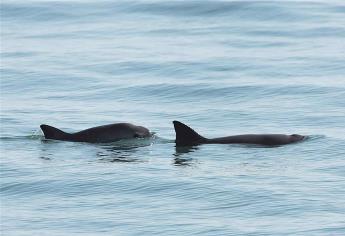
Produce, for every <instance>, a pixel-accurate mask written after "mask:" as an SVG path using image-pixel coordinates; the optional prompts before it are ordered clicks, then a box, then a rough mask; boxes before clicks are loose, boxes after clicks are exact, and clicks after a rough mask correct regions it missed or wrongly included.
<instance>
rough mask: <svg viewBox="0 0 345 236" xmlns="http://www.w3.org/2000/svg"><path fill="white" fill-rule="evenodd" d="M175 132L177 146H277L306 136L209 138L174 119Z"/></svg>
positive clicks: (272, 135)
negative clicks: (236, 144) (211, 144)
mask: <svg viewBox="0 0 345 236" xmlns="http://www.w3.org/2000/svg"><path fill="white" fill-rule="evenodd" d="M173 124H174V128H175V133H176V140H175V143H176V146H193V145H199V144H206V143H209V144H210V143H214V144H231V143H234V144H235V143H238V144H257V145H265V146H277V145H285V144H290V143H295V142H298V141H302V140H303V139H304V138H305V136H303V135H298V134H293V135H285V134H244V135H234V136H227V137H221V138H213V139H208V138H205V137H203V136H201V135H200V134H198V133H197V132H196V131H195V130H193V129H192V128H190V127H188V126H187V125H185V124H183V123H181V122H179V121H173Z"/></svg>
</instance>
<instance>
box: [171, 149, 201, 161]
mask: <svg viewBox="0 0 345 236" xmlns="http://www.w3.org/2000/svg"><path fill="white" fill-rule="evenodd" d="M198 149H199V147H198V146H185V147H175V153H174V157H175V158H174V162H173V164H174V165H175V166H191V165H192V164H193V163H194V162H195V161H196V160H195V159H194V158H191V157H190V156H188V155H187V154H188V153H192V152H195V151H196V150H198Z"/></svg>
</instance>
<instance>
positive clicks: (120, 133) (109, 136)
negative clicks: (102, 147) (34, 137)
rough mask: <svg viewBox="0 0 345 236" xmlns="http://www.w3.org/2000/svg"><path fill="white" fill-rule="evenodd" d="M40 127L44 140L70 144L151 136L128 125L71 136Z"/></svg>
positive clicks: (98, 128)
mask: <svg viewBox="0 0 345 236" xmlns="http://www.w3.org/2000/svg"><path fill="white" fill-rule="evenodd" d="M40 127H41V129H42V131H43V133H44V137H45V138H46V139H55V140H63V141H72V142H88V143H109V142H115V141H119V140H121V139H132V138H146V137H150V136H151V133H150V131H149V130H148V129H147V128H145V127H142V126H136V125H133V124H130V123H117V124H110V125H102V126H97V127H93V128H90V129H86V130H82V131H80V132H77V133H72V134H70V133H66V132H64V131H62V130H59V129H57V128H54V127H52V126H49V125H41V126H40Z"/></svg>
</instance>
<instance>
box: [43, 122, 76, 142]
mask: <svg viewBox="0 0 345 236" xmlns="http://www.w3.org/2000/svg"><path fill="white" fill-rule="evenodd" d="M40 127H41V129H42V131H43V133H44V137H45V138H46V139H56V140H66V139H67V137H68V136H69V135H70V134H68V133H66V132H64V131H62V130H59V129H57V128H55V127H53V126H50V125H40Z"/></svg>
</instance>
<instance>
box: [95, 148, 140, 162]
mask: <svg viewBox="0 0 345 236" xmlns="http://www.w3.org/2000/svg"><path fill="white" fill-rule="evenodd" d="M102 148H103V149H104V150H102V151H99V152H97V154H96V155H97V157H98V158H99V160H100V161H102V162H139V161H141V160H140V159H138V158H136V157H134V154H135V153H136V152H137V151H138V149H139V148H140V146H105V147H102Z"/></svg>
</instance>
